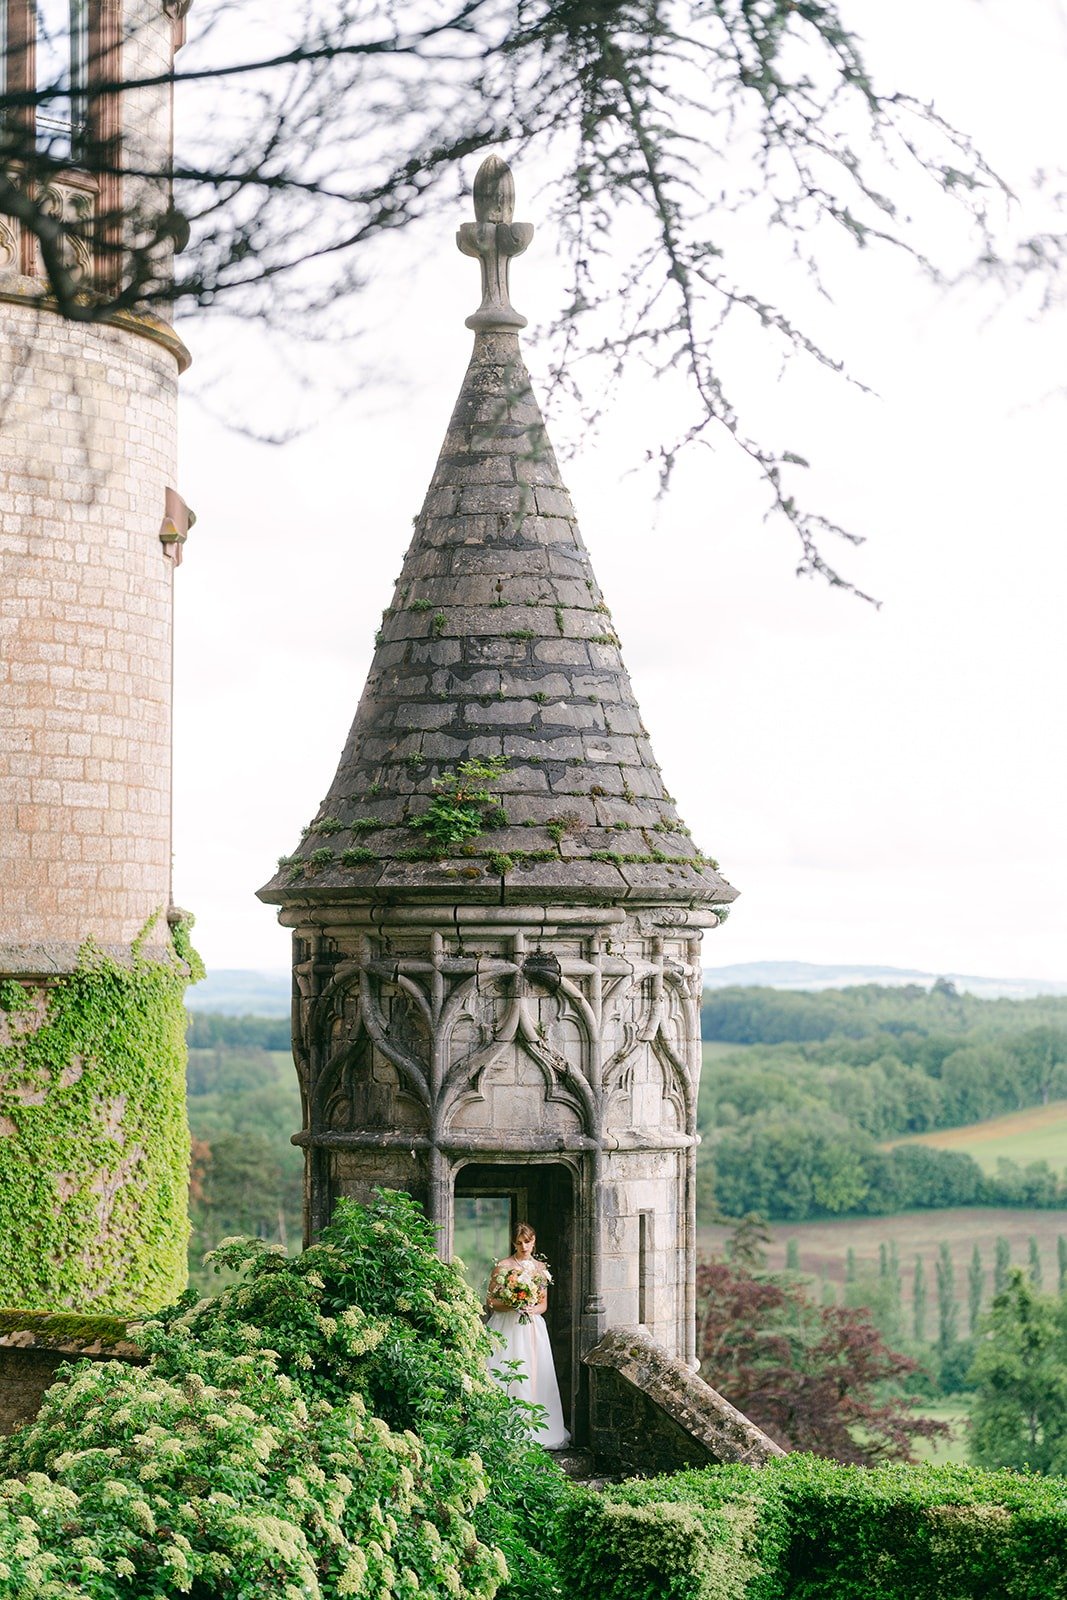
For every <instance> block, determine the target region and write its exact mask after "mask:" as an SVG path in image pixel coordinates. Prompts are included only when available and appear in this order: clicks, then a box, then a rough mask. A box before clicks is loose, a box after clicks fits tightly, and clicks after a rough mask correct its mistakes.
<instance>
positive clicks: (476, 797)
mask: <svg viewBox="0 0 1067 1600" xmlns="http://www.w3.org/2000/svg"><path fill="white" fill-rule="evenodd" d="M507 765H508V757H507V756H488V757H487V758H486V759H485V760H477V759H473V758H472V759H471V760H469V761H461V762H460V763H459V765H458V766H457V767H456V770H455V772H449V773H446V774H445V776H444V777H443V778H434V780H433V786H434V789H435V790H436V791H437V793H436V794H435V795H434V797H433V799H432V800H431V801H430V804H429V806H428V807H427V809H426V810H425V811H424V812H423V813H422V815H421V816H418V817H410V818H409V819H408V827H409V828H417V829H419V830H420V831H421V832H423V833H424V834H425V835H426V838H427V843H428V846H429V848H430V849H431V850H433V851H434V852H435V853H436V854H438V855H441V856H445V855H449V854H451V853H454V852H455V851H456V850H457V849H458V848H459V847H460V846H462V845H464V844H467V843H468V842H469V841H470V840H472V839H477V838H478V837H479V835H480V834H482V833H485V832H486V830H487V829H490V828H501V827H503V826H504V825H505V823H506V822H507V817H506V815H505V813H504V810H503V807H502V806H500V805H499V804H498V803H497V801H496V800H495V798H494V796H493V794H492V793H491V791H490V789H489V785H490V784H492V783H496V782H497V780H498V779H499V778H501V777H502V776H503V774H504V772H505V770H506V768H507Z"/></svg>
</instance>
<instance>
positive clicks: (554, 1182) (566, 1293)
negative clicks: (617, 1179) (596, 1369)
mask: <svg viewBox="0 0 1067 1600" xmlns="http://www.w3.org/2000/svg"><path fill="white" fill-rule="evenodd" d="M474 1201H483V1202H485V1201H489V1202H492V1201H495V1202H497V1204H496V1205H495V1206H489V1207H486V1210H487V1211H488V1212H489V1217H490V1225H491V1226H493V1227H495V1230H496V1231H495V1237H496V1238H497V1239H499V1241H500V1242H499V1244H498V1245H496V1247H495V1250H494V1252H493V1253H494V1254H495V1253H497V1252H499V1254H507V1252H508V1250H509V1249H510V1242H509V1241H510V1239H511V1238H512V1237H513V1236H514V1232H515V1228H516V1227H517V1226H518V1224H519V1223H520V1222H528V1223H529V1224H530V1226H531V1227H532V1228H534V1230H535V1231H536V1233H537V1253H538V1255H543V1256H546V1257H547V1259H548V1262H549V1265H550V1267H551V1269H552V1279H553V1285H552V1290H551V1292H550V1294H549V1299H548V1315H547V1316H546V1318H545V1322H546V1326H547V1328H548V1336H549V1339H550V1340H551V1343H552V1354H553V1357H554V1359H555V1363H556V1375H557V1377H558V1378H559V1390H560V1398H561V1399H562V1401H563V1414H564V1417H565V1418H566V1421H567V1426H568V1428H569V1429H570V1430H571V1433H572V1435H573V1436H574V1438H575V1440H576V1441H577V1440H580V1439H581V1438H582V1437H583V1436H584V1409H585V1396H584V1384H583V1381H582V1378H583V1372H584V1369H583V1368H582V1366H581V1363H580V1361H579V1359H578V1357H579V1350H578V1336H579V1327H580V1318H579V1312H580V1309H581V1300H580V1296H581V1293H582V1276H583V1274H582V1259H581V1257H582V1252H581V1242H580V1241H581V1229H580V1210H581V1182H580V1174H579V1172H578V1171H577V1170H576V1169H575V1167H573V1166H571V1165H570V1163H567V1162H562V1161H523V1162H516V1161H514V1160H510V1161H472V1162H468V1163H466V1164H465V1165H464V1166H462V1167H460V1168H459V1169H458V1170H457V1171H456V1173H455V1178H454V1184H453V1218H454V1219H455V1220H457V1221H458V1220H461V1219H462V1217H463V1215H464V1209H465V1203H467V1202H474ZM460 1253H462V1252H460ZM484 1287H485V1286H484V1285H482V1286H481V1291H484ZM481 1291H480V1292H481Z"/></svg>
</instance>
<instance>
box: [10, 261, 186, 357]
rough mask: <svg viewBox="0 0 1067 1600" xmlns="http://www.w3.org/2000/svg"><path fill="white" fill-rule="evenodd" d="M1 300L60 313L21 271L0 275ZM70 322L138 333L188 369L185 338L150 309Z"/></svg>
mask: <svg viewBox="0 0 1067 1600" xmlns="http://www.w3.org/2000/svg"><path fill="white" fill-rule="evenodd" d="M0 303H4V304H7V305H32V306H33V307H34V308H35V309H37V310H40V311H48V312H50V313H51V314H52V315H54V316H57V317H62V316H63V312H62V311H61V309H60V307H59V305H58V303H57V302H56V301H55V300H54V299H53V297H52V296H51V295H49V294H47V293H45V291H44V290H43V289H42V287H41V284H40V282H39V281H38V279H36V278H30V277H27V276H25V275H24V274H23V273H8V274H5V275H4V276H3V277H0ZM68 320H69V319H68ZM72 325H73V326H76V327H83V328H89V327H103V328H121V329H122V330H123V332H125V333H135V334H138V335H139V336H140V337H141V338H142V339H148V340H150V341H151V343H153V344H158V345H160V346H161V347H162V348H163V349H164V350H166V351H167V352H168V353H169V354H170V355H172V356H173V357H174V359H175V361H176V362H177V365H178V371H179V372H185V371H187V370H188V368H189V367H190V366H191V365H192V360H193V358H192V356H191V355H190V353H189V350H188V348H187V346H186V345H185V343H184V341H183V340H181V339H180V338H179V337H178V335H177V334H176V333H175V332H174V329H173V328H172V327H171V326H170V325H169V323H166V322H164V321H163V319H162V317H157V316H155V315H154V314H153V313H152V312H150V311H115V312H113V313H112V314H111V315H109V316H106V317H100V318H98V319H93V320H92V321H86V322H75V323H73V324H72Z"/></svg>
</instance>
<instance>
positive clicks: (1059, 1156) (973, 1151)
mask: <svg viewBox="0 0 1067 1600" xmlns="http://www.w3.org/2000/svg"><path fill="white" fill-rule="evenodd" d="M892 1142H893V1144H925V1145H930V1146H931V1148H932V1149H934V1150H963V1151H964V1152H965V1153H966V1154H967V1155H969V1156H973V1158H974V1160H975V1161H977V1163H978V1165H979V1166H980V1167H981V1168H982V1170H983V1171H984V1172H989V1173H995V1172H996V1170H997V1162H998V1161H1000V1160H1007V1161H1017V1162H1018V1163H1019V1165H1020V1166H1026V1165H1027V1163H1028V1162H1030V1161H1047V1162H1048V1164H1049V1166H1050V1167H1053V1168H1055V1169H1057V1170H1060V1171H1062V1170H1063V1169H1064V1167H1067V1100H1053V1101H1052V1102H1051V1103H1050V1104H1049V1105H1047V1106H1030V1107H1028V1108H1027V1110H1025V1111H1012V1112H1009V1114H1008V1115H1007V1116H1003V1117H990V1118H989V1119H988V1121H986V1122H971V1123H968V1124H967V1126H966V1127H963V1128H942V1129H941V1131H940V1132H938V1133H920V1134H915V1135H914V1136H913V1137H912V1138H909V1139H894V1140H893V1141H892ZM886 1148H887V1149H888V1148H891V1147H890V1146H888V1145H887V1147H886Z"/></svg>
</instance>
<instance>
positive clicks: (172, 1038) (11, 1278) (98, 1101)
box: [0, 917, 204, 1314]
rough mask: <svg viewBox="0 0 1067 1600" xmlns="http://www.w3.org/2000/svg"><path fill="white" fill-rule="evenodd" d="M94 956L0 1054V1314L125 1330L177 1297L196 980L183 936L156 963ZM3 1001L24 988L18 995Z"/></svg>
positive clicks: (10, 1034)
mask: <svg viewBox="0 0 1067 1600" xmlns="http://www.w3.org/2000/svg"><path fill="white" fill-rule="evenodd" d="M156 920H157V919H156V918H155V917H154V918H152V920H151V922H149V924H148V925H147V926H146V927H145V928H144V929H143V930H142V932H141V933H140V934H139V935H138V937H137V939H136V940H135V941H134V944H133V947H132V949H131V952H130V960H129V961H128V962H126V961H119V960H116V959H114V958H113V957H111V956H108V955H105V954H104V953H103V952H102V951H100V950H99V949H98V948H97V947H96V946H95V945H94V944H93V943H92V942H91V941H89V942H87V943H86V944H85V945H83V946H82V949H81V951H80V953H79V958H78V965H77V967H76V968H75V969H74V971H73V972H70V973H67V974H65V975H64V976H62V977H60V978H58V979H57V980H56V981H55V982H54V983H53V984H51V985H50V986H49V988H48V990H47V991H46V993H47V1004H46V1007H45V1010H44V1015H43V1017H42V1018H41V1020H40V1021H39V1022H38V1021H37V1014H38V1013H37V1006H36V1004H34V1015H33V1016H29V1015H27V1016H26V1017H25V1019H24V1020H20V1019H19V1017H18V1013H17V1012H14V1011H12V1010H10V1009H9V1010H8V1013H7V1025H6V1029H5V1030H4V1031H3V1033H0V1038H5V1037H6V1043H3V1044H2V1045H0V1129H2V1130H3V1132H2V1136H0V1193H2V1194H3V1196H4V1205H3V1207H2V1208H0V1303H3V1304H6V1305H9V1306H22V1307H27V1308H32V1309H39V1310H53V1311H54V1310H59V1309H62V1308H75V1307H76V1308H77V1309H78V1310H79V1311H84V1310H88V1309H91V1310H92V1311H93V1312H97V1311H100V1312H105V1311H106V1312H112V1313H117V1314H125V1313H131V1312H144V1311H147V1310H152V1309H155V1308H156V1307H157V1306H160V1305H163V1304H165V1303H166V1302H167V1301H168V1300H170V1299H173V1297H174V1295H175V1294H176V1293H178V1292H179V1291H180V1290H181V1288H182V1287H183V1285H184V1283H185V1271H186V1242H187V1237H188V1222H187V1214H186V1196H187V1188H188V1171H189V1132H188V1126H187V1124H186V1118H185V1060H186V1051H185V1029H186V1017H185V1008H184V1003H183V1001H184V994H185V989H186V987H187V985H188V984H189V983H190V982H196V980H197V979H198V978H200V977H202V976H203V970H204V969H203V967H202V965H201V963H200V960H199V958H198V956H197V955H196V952H195V951H194V950H193V948H192V945H191V944H190V942H189V928H188V926H187V925H185V924H179V925H178V926H177V927H175V928H174V929H173V930H172V951H171V953H170V954H169V955H168V956H166V957H164V958H163V959H156V958H153V957H149V956H147V955H145V953H144V945H145V941H146V939H147V937H148V934H149V932H150V930H151V928H152V926H153V925H154V923H155V922H156ZM16 987H19V988H21V985H17V986H16Z"/></svg>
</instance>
